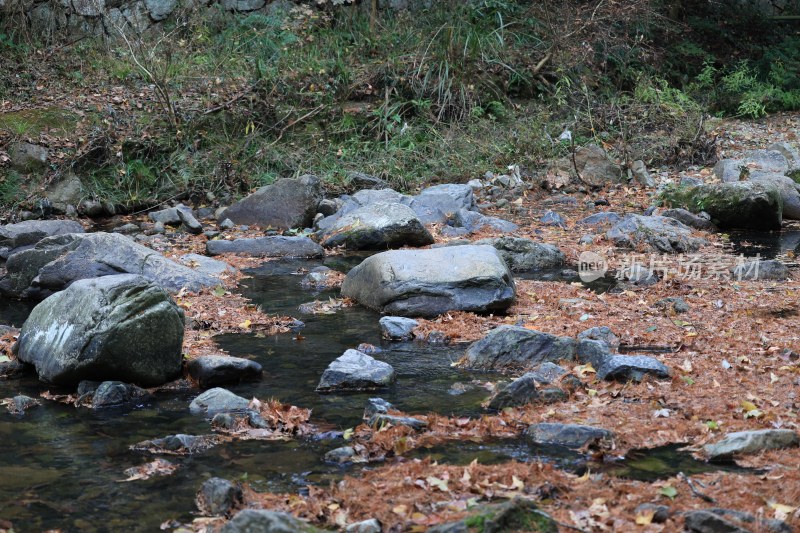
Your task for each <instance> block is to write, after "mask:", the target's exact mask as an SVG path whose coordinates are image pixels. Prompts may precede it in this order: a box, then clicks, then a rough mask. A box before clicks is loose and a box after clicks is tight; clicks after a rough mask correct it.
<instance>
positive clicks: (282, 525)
mask: <svg viewBox="0 0 800 533" xmlns="http://www.w3.org/2000/svg"><path fill="white" fill-rule="evenodd" d="M319 531H321V530H319V529H317V528H315V527H312V526H310V525H309V524H307V523H306V522H303V521H302V520H299V519H297V518H295V517H294V516H292V515H290V514H288V513H279V512H276V511H263V510H255V509H245V510H243V511H239V512H238V513H237V514H236V516H234V517H233V519H232V520H231V521H230V522H227V523H226V524H225V525H224V526H222V529H220V533H316V532H319Z"/></svg>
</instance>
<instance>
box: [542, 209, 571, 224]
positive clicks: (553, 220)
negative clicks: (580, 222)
mask: <svg viewBox="0 0 800 533" xmlns="http://www.w3.org/2000/svg"><path fill="white" fill-rule="evenodd" d="M539 222H541V223H542V224H544V225H545V226H558V227H560V228H566V227H567V221H566V220H565V219H564V217H562V216H561V215H559V214H558V213H556V212H555V211H547V212H546V213H545V214H544V215H542V218H540V219H539Z"/></svg>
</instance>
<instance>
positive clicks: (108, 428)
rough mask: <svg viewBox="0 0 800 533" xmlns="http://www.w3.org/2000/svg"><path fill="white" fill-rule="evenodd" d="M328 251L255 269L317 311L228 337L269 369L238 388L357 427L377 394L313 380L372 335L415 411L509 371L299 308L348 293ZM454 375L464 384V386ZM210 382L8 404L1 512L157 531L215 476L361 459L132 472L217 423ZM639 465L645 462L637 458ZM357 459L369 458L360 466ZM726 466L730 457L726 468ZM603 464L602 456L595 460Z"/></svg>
mask: <svg viewBox="0 0 800 533" xmlns="http://www.w3.org/2000/svg"><path fill="white" fill-rule="evenodd" d="M362 258H363V257H358V256H356V257H349V258H329V259H328V260H327V261H326V264H327V265H328V266H330V267H332V268H336V269H339V270H343V271H346V270H347V269H348V268H349V267H351V266H353V265H354V264H357V263H358V262H359V261H360V260H361V259H362ZM319 264H321V263H319V262H316V263H315V262H298V261H281V262H271V263H267V264H265V265H264V266H263V267H261V268H258V269H255V270H253V271H252V273H251V274H252V278H249V279H245V280H243V282H242V284H241V291H242V293H243V294H244V295H246V296H248V297H249V298H251V299H252V300H253V301H254V302H255V303H257V304H259V305H261V306H262V307H263V309H264V310H265V311H266V312H268V313H275V314H281V315H293V316H296V317H297V318H300V319H301V320H303V321H304V322H305V323H306V327H305V329H303V331H302V337H303V339H302V340H297V339H296V338H295V336H294V335H292V334H286V335H279V336H272V337H259V336H256V335H223V336H220V337H218V338H217V340H218V344H219V345H220V346H221V347H222V348H224V349H225V350H227V351H228V352H230V354H231V355H234V356H240V357H247V358H251V359H253V360H256V361H258V362H259V363H261V364H262V365H263V367H264V371H265V373H264V379H263V380H262V381H260V382H257V383H248V384H241V385H236V386H232V387H230V390H232V391H233V392H235V393H237V394H240V395H242V396H245V397H253V396H255V397H258V398H261V399H268V398H271V397H274V398H277V399H279V400H281V401H283V402H289V403H292V404H295V405H298V406H302V407H308V408H311V409H313V421H314V422H315V423H317V424H318V425H319V426H321V427H322V428H323V429H331V430H344V429H346V428H349V427H353V426H355V425H357V424H358V423H359V421H360V418H361V414H362V411H363V408H364V405H365V403H366V400H367V398H369V397H371V396H375V395H377V394H375V393H373V394H327V395H320V394H317V393H316V392H314V388H315V387H316V385H317V382H318V381H319V377H320V375H321V374H322V371H323V370H324V369H325V368H326V367H327V365H328V364H329V363H330V361H332V360H333V359H335V358H336V357H338V356H339V355H341V354H342V353H343V352H344V350H346V349H348V348H353V347H355V346H357V345H358V344H360V343H362V342H367V343H370V344H374V345H376V346H382V347H383V348H384V351H383V352H382V353H380V354H378V355H377V356H376V357H377V358H378V359H380V360H383V361H386V362H389V363H390V364H392V365H393V366H394V368H395V370H396V371H397V374H398V379H397V382H396V384H395V385H394V386H393V387H392V388H391V389H389V390H386V391H382V392H381V393H380V394H379V395H380V396H381V397H383V398H385V399H387V400H389V401H390V402H392V403H394V404H395V405H396V406H397V407H398V408H399V409H402V410H404V411H407V412H409V413H427V412H431V411H435V412H438V413H443V414H455V415H478V414H479V413H481V412H482V410H481V408H480V405H479V404H480V402H481V401H483V400H484V399H485V398H486V397H487V395H488V392H487V391H486V390H485V389H483V388H481V387H479V386H470V385H469V384H471V383H472V382H473V381H474V380H481V379H483V380H487V379H496V377H497V376H491V375H485V374H484V375H482V374H479V373H474V372H465V371H461V370H458V369H454V368H452V367H451V363H452V362H453V361H455V360H456V359H458V358H459V357H460V356H461V354H462V353H463V350H464V347H463V346H460V347H459V346H456V347H434V346H427V345H421V344H415V343H396V344H385V343H384V344H383V345H382V344H381V341H380V338H379V330H378V318H379V315H378V314H377V313H374V312H372V311H369V310H366V309H363V308H360V307H355V308H349V309H344V310H341V311H339V312H337V313H336V314H333V315H315V316H309V315H299V314H298V311H297V306H298V305H299V304H301V303H304V302H307V301H310V300H314V299H315V298H328V297H330V296H335V293H322V294H313V293H311V292H309V291H306V290H303V289H302V288H301V287H300V280H301V277H302V276H300V275H297V274H296V272H297V271H298V269H299V268H301V267H303V268H312V267H314V266H318V265H319ZM31 307H32V306H31V305H29V304H24V303H20V302H9V301H0V323H5V324H13V325H15V326H21V325H22V322H23V321H24V320H25V317H26V316H27V314H28V313H29V312H30V309H31ZM455 384H462V385H467V386H466V387H463V386H462V387H460V388H459V390H460V391H461V390H465V392H461V393H460V394H454V393H453V392H454V391H453V390H452V388H453V386H454V385H455ZM44 389H45V387H43V386H42V384H40V383H39V382H38V380H37V379H36V378H35V377H33V376H32V377H26V378H23V379H18V380H0V398H7V397H11V396H14V395H16V394H27V395H29V396H32V397H38V396H39V394H40V392H41V391H42V390H44ZM196 394H197V392H196V391H195V392H191V393H189V392H173V393H163V394H160V395H158V396H156V397H155V398H153V399H151V400H150V401H148V403H147V404H146V405H144V406H142V407H139V408H135V409H121V410H120V409H111V410H90V409H85V408H81V409H76V408H74V407H71V406H65V405H61V404H57V403H54V402H47V403H45V404H44V405H42V406H40V407H38V408H34V409H31V410H29V411H28V412H27V413H26V414H25V415H24V416H14V415H10V414H8V413H7V412H5V410H2V412H0V519H2V520H8V521H11V522H12V523H13V524H14V529H15V530H16V531H22V532H26V531H42V530H45V529H51V528H59V529H62V530H64V531H123V530H124V531H156V530H158V527H159V525H160V524H161V523H162V522H164V521H167V520H170V519H177V520H179V521H190V520H191V519H192V518H193V516H194V512H195V508H194V496H195V493H196V491H197V489H198V488H199V487H200V485H201V484H202V482H203V481H204V480H205V479H207V478H209V477H212V476H220V477H225V478H228V479H245V478H246V479H247V481H248V482H249V483H251V484H252V485H253V486H254V487H255V488H256V489H257V490H262V491H289V492H299V491H302V490H303V488H304V487H305V486H307V485H308V484H327V483H328V482H330V481H331V480H335V479H338V478H340V477H341V476H342V475H344V474H346V473H348V472H354V471H355V470H354V469H355V468H356V467H340V466H335V465H328V464H325V463H323V462H322V460H321V458H322V456H323V455H324V453H325V452H326V451H328V450H330V449H333V448H335V447H338V446H341V445H342V442H341V441H337V440H328V441H325V440H312V439H308V440H295V441H290V442H258V441H249V442H234V443H229V444H224V445H220V446H218V447H216V448H212V449H211V450H209V451H207V452H205V453H202V454H198V455H195V456H191V457H177V458H172V457H167V459H168V460H170V461H172V462H175V463H177V464H179V465H180V468H179V469H178V471H177V472H176V473H175V474H173V475H171V476H167V477H157V478H153V479H150V480H146V481H134V482H122V481H121V480H123V479H124V478H125V477H126V476H125V474H124V473H123V471H124V470H125V469H127V468H130V467H133V466H137V465H140V464H142V463H145V462H147V461H150V460H152V459H153V458H154V457H152V456H149V455H146V454H142V453H137V452H132V451H130V450H129V446H130V445H131V444H134V443H137V442H140V441H143V440H147V439H154V438H159V437H163V436H166V435H170V434H175V433H189V434H207V433H209V432H210V428H209V423H208V421H207V420H204V419H203V418H202V417H197V416H192V415H190V414H189V411H188V405H189V403H190V401H191V400H192V398H193V397H194V396H195V395H196ZM413 456H415V457H424V456H431V457H433V458H435V459H436V460H438V461H442V462H451V463H454V464H462V463H463V464H466V463H469V462H470V461H472V460H473V459H475V458H477V459H478V460H479V461H480V462H484V463H492V462H502V461H508V460H510V459H516V460H520V461H536V460H546V461H553V462H556V463H557V464H559V465H561V466H562V467H564V468H568V469H570V470H573V471H581V469H582V468H585V458H583V457H581V456H580V455H578V454H576V453H575V452H572V451H568V450H564V449H558V448H534V447H531V446H530V445H529V444H527V443H525V442H524V441H522V440H516V439H515V440H510V441H493V442H486V443H474V442H458V443H450V444H447V445H443V446H439V447H436V448H432V449H429V450H417V451H415V452H413ZM636 465H639V466H638V467H637V466H636ZM358 468H369V466H361V467H358ZM707 468H710V467H709V466H708V465H705V464H704V463H699V462H697V461H694V460H693V459H691V458H690V456H688V455H687V454H683V453H681V452H679V451H678V450H677V448H675V447H672V448H668V449H667V448H665V449H659V450H653V451H645V452H641V453H640V454H639V455H636V454H633V456H632V459H631V461H623V462H621V463H619V464H618V465H615V466H614V467H613V468H612V469H611V471H612V472H615V473H617V474H618V475H628V476H631V477H640V478H642V479H653V478H657V477H661V476H666V475H671V474H674V473H676V472H677V471H683V472H685V473H687V474H688V473H692V472H695V471H703V469H707ZM714 468H719V467H718V466H715V467H714ZM594 469H595V468H593V470H594Z"/></svg>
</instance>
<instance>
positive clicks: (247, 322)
mask: <svg viewBox="0 0 800 533" xmlns="http://www.w3.org/2000/svg"><path fill="white" fill-rule="evenodd" d="M251 324H252V322H250V319H249V318H248V319H247V320H245V321H244V322H242V323H241V324H239V327H240V328H242V329H247V328H249V327H250V325H251Z"/></svg>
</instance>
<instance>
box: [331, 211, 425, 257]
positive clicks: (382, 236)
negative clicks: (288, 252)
mask: <svg viewBox="0 0 800 533" xmlns="http://www.w3.org/2000/svg"><path fill="white" fill-rule="evenodd" d="M317 237H318V239H319V240H320V243H321V244H322V245H323V246H324V247H326V248H333V247H336V246H344V247H345V248H347V249H348V250H374V249H386V248H399V247H401V246H426V245H428V244H433V236H432V235H431V234H430V232H429V231H428V230H427V229H426V228H425V226H423V225H422V222H420V220H419V219H418V218H417V215H416V214H415V213H414V211H412V210H411V208H410V207H407V206H405V205H403V204H399V203H373V204H370V205H367V206H365V207H360V208H358V209H356V210H354V211H351V212H350V213H347V214H346V215H343V216H342V217H340V218H339V219H338V220H337V221H336V222H335V223H334V224H333V225H332V226H330V227H329V228H327V229H325V230H324V231H322V232H320V233H318V234H317Z"/></svg>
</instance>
